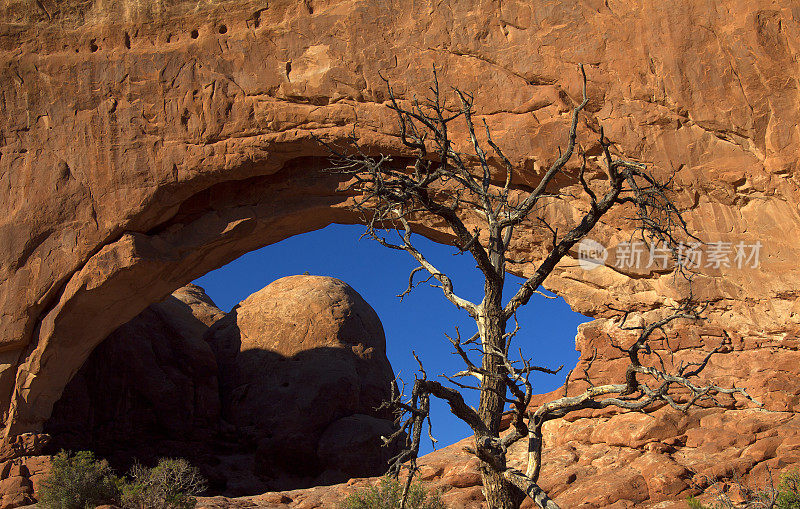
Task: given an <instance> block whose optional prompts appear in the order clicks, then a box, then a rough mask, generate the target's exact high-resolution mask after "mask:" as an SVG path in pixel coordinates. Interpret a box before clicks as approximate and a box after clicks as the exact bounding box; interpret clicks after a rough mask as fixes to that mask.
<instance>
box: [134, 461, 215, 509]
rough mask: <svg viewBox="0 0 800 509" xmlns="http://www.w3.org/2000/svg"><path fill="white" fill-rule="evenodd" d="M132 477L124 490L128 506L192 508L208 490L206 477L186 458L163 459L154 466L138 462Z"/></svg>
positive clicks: (172, 508) (135, 508)
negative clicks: (146, 465)
mask: <svg viewBox="0 0 800 509" xmlns="http://www.w3.org/2000/svg"><path fill="white" fill-rule="evenodd" d="M129 476H130V481H128V482H127V483H126V484H125V486H124V487H123V490H122V504H123V506H124V507H125V508H126V509H191V508H193V507H194V506H195V503H196V500H195V498H194V497H195V496H197V495H199V494H201V493H202V492H203V491H205V489H206V481H205V479H203V476H201V475H200V472H199V471H198V470H197V469H196V468H195V467H193V466H191V465H190V464H189V462H188V461H186V460H184V459H167V458H162V459H161V460H159V462H158V465H156V466H155V467H153V468H146V467H143V466H142V465H139V464H137V465H134V466H133V468H132V469H131V471H130V474H129Z"/></svg>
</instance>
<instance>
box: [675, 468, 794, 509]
mask: <svg viewBox="0 0 800 509" xmlns="http://www.w3.org/2000/svg"><path fill="white" fill-rule="evenodd" d="M734 484H735V485H738V486H739V489H740V492H741V493H742V495H744V498H745V500H744V502H743V503H742V504H735V503H734V502H732V501H731V499H730V498H729V497H728V496H727V495H726V494H725V493H720V494H718V495H717V500H718V502H717V503H714V504H711V505H705V504H703V503H701V502H700V501H698V500H697V499H696V498H694V497H689V499H688V500H687V501H686V502H687V503H688V504H689V508H690V509H735V508H738V507H746V508H750V509H800V471H797V470H794V471H792V472H788V473H785V474H783V475H781V477H780V480H779V481H778V486H777V487H775V485H774V484H773V483H772V481H771V480H770V481H769V482H768V484H769V485H768V486H765V487H764V489H760V490H759V489H751V488H748V487H747V486H743V485H742V484H741V483H738V482H734Z"/></svg>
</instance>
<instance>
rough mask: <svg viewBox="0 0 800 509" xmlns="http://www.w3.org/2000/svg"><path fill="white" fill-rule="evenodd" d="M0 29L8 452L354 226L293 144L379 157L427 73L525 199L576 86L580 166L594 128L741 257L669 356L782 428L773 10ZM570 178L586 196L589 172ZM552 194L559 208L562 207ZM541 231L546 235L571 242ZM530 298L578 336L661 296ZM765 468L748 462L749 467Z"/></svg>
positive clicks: (461, 11)
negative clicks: (189, 320)
mask: <svg viewBox="0 0 800 509" xmlns="http://www.w3.org/2000/svg"><path fill="white" fill-rule="evenodd" d="M0 19H2V20H3V24H2V25H0V51H2V53H0V95H1V96H2V98H3V100H2V103H1V104H2V110H1V111H2V115H0V207H2V209H3V212H4V213H3V214H0V310H1V311H0V407H2V408H3V412H4V414H5V416H4V418H5V423H6V426H7V430H6V434H8V435H12V436H13V435H16V434H18V433H22V432H26V431H38V430H40V429H41V425H42V423H43V422H44V421H45V420H46V419H47V417H48V416H49V415H50V412H51V409H52V405H53V404H54V402H55V401H57V400H58V398H59V396H60V394H61V391H62V389H63V387H64V386H65V385H66V383H67V382H68V380H69V379H70V378H71V376H72V375H73V374H74V373H75V372H76V371H77V370H78V368H79V367H80V366H81V365H82V363H83V361H84V360H85V358H86V357H87V356H88V355H89V353H90V352H91V351H92V349H93V348H94V347H95V346H96V345H98V344H99V343H100V342H101V341H102V340H103V339H104V338H105V337H107V336H108V335H109V334H110V333H111V332H112V331H113V330H115V329H116V328H117V327H119V326H120V325H122V324H124V323H126V322H127V321H129V320H130V319H131V318H133V317H134V316H136V315H137V314H138V313H140V312H141V311H142V310H144V309H145V308H146V306H148V305H149V304H150V303H152V302H156V301H159V300H161V299H163V298H165V297H166V296H167V295H168V294H169V293H170V292H171V291H173V290H175V289H176V288H178V287H180V286H182V285H184V284H186V283H187V282H189V281H192V280H193V279H194V278H196V277H197V276H199V275H201V274H203V273H205V272H207V271H208V270H210V269H213V268H216V267H218V266H220V265H223V264H224V263H226V262H227V261H230V260H231V259H233V258H235V257H236V256H238V255H240V254H242V253H245V252H247V251H250V250H252V249H255V248H257V247H261V246H263V245H266V244H270V243H272V242H276V241H278V240H281V239H283V238H286V237H288V236H290V235H293V234H297V233H301V232H306V231H310V230H313V229H315V228H319V227H321V226H324V225H326V224H328V223H330V222H332V221H338V222H353V221H356V220H357V218H356V217H354V216H353V215H351V214H350V213H348V212H346V210H345V209H344V207H343V205H345V204H346V199H345V197H344V196H342V195H340V194H337V193H336V192H335V191H336V189H337V188H338V187H340V184H341V182H340V181H339V179H337V178H336V177H335V176H332V175H326V174H324V173H322V172H321V171H320V168H322V167H324V165H325V164H326V160H325V158H324V156H325V155H326V154H325V152H324V150H322V149H321V148H320V147H319V146H318V145H317V144H316V143H314V142H313V141H312V140H311V136H310V135H311V132H312V131H313V132H314V133H316V134H317V135H319V136H323V137H326V138H327V139H329V140H331V141H336V140H341V139H343V138H344V137H346V136H348V135H349V134H350V133H351V132H352V131H353V128H354V127H355V128H356V129H357V131H356V132H357V134H358V135H359V136H361V138H362V141H363V143H364V144H365V146H367V147H369V148H370V149H373V150H374V151H375V152H381V153H385V154H396V153H398V152H399V151H400V150H401V144H400V143H399V140H398V139H397V134H398V133H397V128H396V125H395V123H394V119H393V118H392V117H391V115H389V114H388V112H387V110H386V109H385V107H384V105H383V101H384V100H385V98H386V95H385V88H384V84H383V82H382V80H381V78H380V76H381V75H383V76H385V77H387V78H388V79H389V80H391V81H392V83H394V84H395V85H396V89H397V91H398V94H400V95H402V96H403V97H409V98H410V97H412V96H413V94H415V93H416V94H418V95H420V96H421V95H424V90H425V87H426V86H427V84H428V83H429V80H430V69H431V65H432V64H436V65H437V66H438V67H439V68H440V69H441V72H440V79H441V81H442V83H443V84H444V85H445V86H446V85H458V86H460V87H462V88H463V89H465V90H467V91H470V92H473V93H474V94H475V97H476V107H477V111H476V117H478V119H479V120H486V122H487V124H488V125H489V127H490V128H491V129H492V131H493V136H494V138H495V140H496V141H497V142H498V144H499V145H500V146H502V147H503V148H504V149H505V150H506V152H507V154H508V155H509V156H510V157H511V159H512V161H513V162H514V163H516V164H519V166H520V167H521V168H522V172H521V173H520V175H519V179H518V180H517V181H516V183H517V184H519V185H525V184H526V183H527V182H529V181H534V179H535V178H536V176H537V175H540V174H541V172H542V169H543V168H546V167H548V165H549V163H550V162H551V161H552V160H553V159H554V157H555V154H557V153H558V151H557V146H558V145H559V144H563V142H564V139H565V135H566V130H567V122H568V118H569V110H570V108H571V107H572V106H573V105H574V104H575V100H576V99H577V98H578V97H579V81H578V73H577V71H576V69H575V64H576V63H577V62H584V63H586V64H587V73H588V76H589V94H590V96H591V101H590V103H589V106H588V108H587V114H586V116H585V117H584V119H582V121H581V126H580V135H581V136H582V143H583V145H584V146H585V148H586V149H587V151H588V153H589V154H590V156H591V155H592V154H593V153H596V145H595V144H594V142H593V141H592V140H596V139H597V132H598V126H599V125H600V124H602V125H603V126H604V127H605V133H606V136H607V137H608V138H609V139H610V140H611V141H612V142H613V144H614V150H615V151H617V152H619V153H620V154H622V155H624V156H625V157H628V158H631V159H634V160H639V161H644V162H647V163H649V164H651V166H652V167H653V168H654V171H656V172H657V173H658V174H660V175H662V176H663V177H665V178H666V177H667V176H670V175H673V174H674V177H675V183H676V187H677V193H676V200H677V201H678V203H679V204H680V205H681V206H683V207H685V208H686V209H687V212H686V216H687V219H688V221H689V226H690V229H691V230H692V231H693V232H695V233H696V234H697V235H698V236H699V237H700V238H702V239H703V240H705V241H709V242H716V241H722V242H731V243H733V244H735V243H738V242H740V241H743V242H746V243H748V244H752V243H755V242H756V241H761V242H762V243H763V249H762V256H761V260H760V265H759V266H758V267H757V268H754V269H751V268H748V269H739V268H738V267H736V266H735V265H732V266H730V267H726V266H722V267H719V268H717V269H713V268H709V269H706V268H704V269H703V272H704V277H700V278H698V279H697V280H696V286H695V295H696V296H698V297H699V298H701V299H708V300H710V301H711V302H712V307H711V308H710V310H709V319H708V320H707V322H706V325H705V327H707V329H703V330H702V331H701V332H697V333H694V335H693V333H689V332H687V333H686V334H685V337H686V338H688V339H689V340H690V341H688V342H687V343H686V344H687V345H690V346H688V347H687V350H686V353H685V355H687V356H688V355H691V354H692V351H691V350H692V349H694V350H695V351H696V350H697V349H698V348H699V347H702V348H711V347H713V346H714V345H716V343H717V341H718V338H720V337H722V336H721V333H720V330H722V329H725V330H727V331H728V333H729V334H730V335H731V336H732V340H733V345H734V350H735V351H734V352H732V353H730V354H726V355H725V356H724V357H721V358H720V360H719V361H718V362H717V363H715V364H714V365H712V366H710V369H709V371H708V374H709V376H711V377H712V379H716V380H718V381H720V382H726V383H732V382H734V381H736V382H737V383H739V384H741V385H744V386H745V387H747V388H748V390H750V392H751V393H752V394H754V395H755V396H756V397H759V398H761V399H762V400H763V401H764V402H765V403H766V404H767V409H768V410H769V411H795V410H796V408H795V407H796V405H797V404H798V403H797V402H798V401H799V400H800V398H798V397H797V393H796V390H797V389H796V384H794V383H792V380H793V379H794V378H795V377H796V375H797V373H798V368H797V366H798V363H797V362H795V358H794V356H795V354H796V352H795V350H796V346H795V342H796V337H797V329H798V322H800V294H799V293H798V290H797V288H798V286H800V284H799V282H800V274H799V272H798V267H797V263H796V260H797V259H798V258H800V244H799V243H798V241H797V239H798V238H800V217H799V216H798V208H797V204H798V203H800V193H799V192H798V191H799V190H798V184H797V172H798V154H800V150H798V148H800V147H799V146H800V133H799V132H798V129H797V126H798V125H799V124H800V118H798V116H800V107H799V106H800V104H799V103H800V98H799V97H798V85H797V78H798V69H797V55H798V51H800V49H799V48H800V35H798V33H799V32H800V25H799V23H798V20H799V19H800V12H798V11H797V8H796V7H794V6H792V5H775V4H774V3H773V2H768V1H766V0H754V1H747V2H745V1H741V0H727V1H719V2H715V3H712V4H709V3H704V2H698V1H695V0H682V1H679V2H670V3H669V4H666V3H658V2H655V3H654V2H618V3H614V2H600V1H596V2H593V1H589V2H582V3H576V2H563V1H544V0H542V1H535V2H529V1H513V0H512V1H503V2H501V3H500V4H498V3H493V2H480V1H471V2H462V1H458V0H452V1H445V2H421V3H413V4H412V3H409V2H394V3H387V2H381V1H318V0H315V1H312V2H295V1H289V0H276V1H274V2H270V3H269V5H266V6H265V4H264V2H261V1H259V2H256V1H252V2H250V1H246V0H236V1H224V2H214V3H207V4H203V5H201V6H198V5H197V3H196V2H184V1H180V0H178V1H175V2H169V3H165V2H160V1H155V0H154V1H144V2H139V1H137V2H132V1H121V2H115V3H113V4H112V3H107V2H91V1H89V2H83V1H80V2H78V1H73V0H68V1H64V2H52V1H50V0H46V1H45V0H41V1H38V2H37V1H35V0H3V1H1V2H0ZM462 134H463V133H459V132H457V131H456V132H454V136H455V137H456V138H460V137H461V135H462ZM593 164H594V163H593V161H592V160H591V157H590V165H593ZM589 177H590V178H592V179H595V182H598V181H599V179H601V178H602V174H601V173H600V172H597V171H595V169H594V168H592V169H591V171H590V172H589ZM557 185H558V186H560V187H561V188H562V189H563V190H565V191H567V192H570V191H575V192H576V193H577V192H578V189H577V187H576V186H575V184H574V182H571V181H566V180H565V181H562V182H558V183H557ZM561 207H562V206H560V205H556V206H555V207H554V208H553V210H552V212H551V213H552V215H553V217H552V219H558V220H559V221H566V220H569V219H574V218H573V217H572V214H571V213H570V212H569V211H568V210H566V208H561ZM564 207H565V206H564ZM620 214H621V215H626V214H625V213H624V212H620ZM609 219H610V222H609V223H608V225H614V224H615V218H609ZM421 222H422V223H423V225H422V226H424V227H426V229H425V230H424V231H425V233H426V234H427V235H429V236H431V237H433V238H435V239H436V240H446V237H444V236H443V235H442V234H441V233H439V232H437V231H436V228H437V225H436V224H433V223H426V220H425V219H424V218H423V219H421ZM608 225H606V226H605V227H603V228H600V229H599V230H598V231H597V232H595V233H594V234H593V237H594V238H595V239H597V240H600V241H602V243H603V244H605V245H614V244H617V243H618V242H620V241H622V240H625V239H627V238H629V234H630V231H629V228H628V226H627V225H625V224H624V223H621V226H620V229H617V228H616V227H610V226H608ZM522 231H524V232H525V234H524V236H523V238H522V239H521V240H520V241H519V242H518V243H517V244H516V245H515V246H514V247H513V249H512V251H513V252H512V253H511V255H512V256H513V257H515V258H523V259H528V260H532V261H535V260H537V259H541V256H542V253H543V247H542V239H544V238H546V235H544V234H543V232H541V231H539V229H538V228H537V226H536V225H526V226H525V228H523V229H522ZM533 267H534V264H533V263H531V264H527V265H524V266H521V267H520V268H519V269H518V272H519V273H521V274H530V273H531V272H532V271H533ZM548 285H549V286H548V287H549V288H551V289H553V290H555V291H556V292H558V293H560V294H562V295H564V296H565V298H566V299H567V300H568V302H569V303H570V305H572V306H573V308H574V309H575V310H576V311H579V312H582V313H584V314H588V315H591V316H595V317H599V318H603V317H605V316H606V313H607V306H608V305H613V306H615V307H617V308H632V309H634V310H636V311H640V312H648V311H649V310H650V309H652V308H653V307H655V306H658V305H659V304H660V303H662V302H664V301H669V299H674V298H677V297H679V296H680V295H681V291H680V290H681V289H676V288H675V287H674V284H673V281H672V279H670V278H669V277H668V276H665V275H661V274H658V273H655V272H649V271H647V270H641V271H634V270H628V269H619V270H615V269H612V268H609V267H606V268H598V269H595V270H593V271H589V272H587V271H584V270H582V269H581V268H580V267H579V266H578V264H576V263H574V261H567V262H566V263H563V264H562V265H561V266H559V267H558V270H557V273H556V274H555V277H553V278H552V279H551V280H550V281H549V282H548ZM120 296H125V297H124V298H121V297H120ZM87 324H91V327H88V326H87ZM589 327H591V328H592V330H601V331H603V334H596V333H594V332H587V333H586V334H584V335H582V336H581V338H579V346H580V347H581V348H582V352H583V353H584V361H583V362H585V359H586V358H588V356H589V355H590V354H591V352H592V350H593V348H594V347H595V346H597V347H598V349H599V350H603V349H604V346H603V344H602V342H603V341H607V339H608V335H611V336H614V335H616V334H618V333H619V332H618V331H615V330H614V326H613V324H610V323H607V322H604V321H601V322H598V323H595V324H593V325H591V326H589ZM598 342H600V343H598ZM610 355H611V354H610ZM56 359H57V361H56ZM613 359H614V358H613V356H609V357H608V358H607V359H605V360H603V361H602V362H598V363H595V366H594V368H595V369H598V370H599V372H598V376H599V374H602V373H604V374H606V375H609V376H610V375H612V374H613V373H614V369H613V364H614V362H613ZM606 360H608V361H609V364H605V361H606ZM604 366H606V367H604ZM599 379H600V378H599V377H598V380H599ZM721 426H723V427H724V426H725V424H724V423H722V424H721ZM776 433H777V431H776ZM597 440H600V438H597ZM681 440H682V439H681ZM689 443H693V442H686V443H685V445H680V447H684V446H685V447H689V445H688V444H689ZM678 444H684V442H683V441H680V440H679V441H678ZM576 447H577V446H576ZM676 447H678V446H676ZM759 447H761V446H759ZM787 448H789V446H788V445H787V446H785V447H783V448H776V449H775V450H774V451H773V448H772V447H771V446H770V447H766V446H765V448H764V449H763V450H764V451H765V453H764V454H765V455H766V456H765V457H769V458H770V459H769V460H764V461H772V459H774V457H775V455H777V456H781V455H784V457H786V456H785V455H786V454H787V453H786V449H787ZM756 449H757V450H761V449H759V448H756ZM756 449H754V450H756ZM676 450H677V449H676ZM677 451H678V452H676V453H664V454H667V455H668V456H669V457H670V458H673V457H674V456H675V454H682V453H681V452H680V451H679V450H677ZM659 454H661V453H659ZM759 454H760V453H759ZM753 457H760V456H759V455H758V454H756V455H755V456H753ZM777 462H778V463H780V460H778V461H777ZM745 463H746V462H743V463H742V464H743V465H744V464H745ZM761 463H763V462H761ZM761 463H757V464H756V466H757V465H758V464H761ZM593 468H594V467H593ZM596 468H600V467H599V466H598V467H596ZM781 468H783V467H781ZM598 471H599V470H598ZM637 475H638V474H637ZM579 478H580V476H579ZM573 485H574V486H576V490H578V489H579V487H580V486H589V485H580V484H575V483H573ZM637 486H642V485H641V484H637ZM642 489H643V488H642ZM637 493H640V492H637ZM648 493H649V492H648ZM630 496H631V497H634V496H633V495H630ZM640 496H641V494H639V495H636V496H635V497H634V498H636V497H640ZM598 503H599V502H598Z"/></svg>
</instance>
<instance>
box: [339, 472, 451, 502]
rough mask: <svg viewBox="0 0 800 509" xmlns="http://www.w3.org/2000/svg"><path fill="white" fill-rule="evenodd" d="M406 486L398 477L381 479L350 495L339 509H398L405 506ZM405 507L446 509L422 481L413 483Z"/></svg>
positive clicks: (436, 494)
mask: <svg viewBox="0 0 800 509" xmlns="http://www.w3.org/2000/svg"><path fill="white" fill-rule="evenodd" d="M404 487H405V486H404V485H403V484H402V483H401V482H400V481H399V479H397V477H392V476H384V477H381V479H380V482H379V483H378V484H377V485H373V486H369V487H367V488H363V489H361V490H358V491H356V492H354V493H352V494H350V495H349V496H348V497H347V498H345V499H344V500H343V501H342V503H341V504H340V506H339V509H398V508H399V507H401V506H402V504H403V496H404V494H403V490H404ZM405 497H406V499H405V507H408V508H410V509H445V507H446V506H445V505H444V502H442V499H441V497H440V496H439V494H438V493H436V492H430V491H428V490H427V489H426V488H425V486H423V484H422V482H421V481H413V482H412V483H411V485H410V487H409V489H408V492H407V494H406V495H405Z"/></svg>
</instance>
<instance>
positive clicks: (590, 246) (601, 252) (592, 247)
mask: <svg viewBox="0 0 800 509" xmlns="http://www.w3.org/2000/svg"><path fill="white" fill-rule="evenodd" d="M607 259H608V250H607V249H606V248H605V247H603V245H602V244H601V243H599V242H597V241H596V240H592V239H587V238H583V239H581V241H580V242H579V243H578V264H579V265H580V267H581V268H582V269H583V270H592V269H594V268H597V267H600V266H603V265H605V264H606V260H607Z"/></svg>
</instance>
